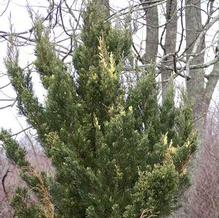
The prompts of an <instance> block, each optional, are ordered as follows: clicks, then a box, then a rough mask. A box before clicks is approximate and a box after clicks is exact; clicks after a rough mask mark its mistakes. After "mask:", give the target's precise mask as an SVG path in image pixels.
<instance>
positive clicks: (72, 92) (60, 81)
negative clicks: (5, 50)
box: [0, 1, 196, 218]
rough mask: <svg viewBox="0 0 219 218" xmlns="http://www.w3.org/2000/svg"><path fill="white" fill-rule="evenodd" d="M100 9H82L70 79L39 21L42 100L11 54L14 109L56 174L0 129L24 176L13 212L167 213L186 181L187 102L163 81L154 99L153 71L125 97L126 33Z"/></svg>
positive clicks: (190, 146)
mask: <svg viewBox="0 0 219 218" xmlns="http://www.w3.org/2000/svg"><path fill="white" fill-rule="evenodd" d="M106 14H107V12H106V10H105V8H104V7H103V6H101V5H99V4H98V1H92V2H91V3H89V5H88V6H87V9H86V11H85V12H84V28H83V32H82V35H81V40H82V44H81V46H79V48H78V49H77V50H76V51H75V53H74V58H73V63H74V67H75V69H76V71H77V79H74V78H72V76H71V74H70V73H69V72H68V71H67V70H66V67H65V66H64V64H63V62H62V61H61V60H60V59H59V58H58V55H57V54H56V52H55V49H54V46H53V44H52V43H51V42H50V41H49V38H48V34H47V33H46V32H45V31H44V30H43V28H42V25H41V24H40V23H39V24H38V25H37V28H36V40H37V45H36V51H35V54H36V61H35V67H36V70H37V72H38V73H39V74H40V77H41V80H42V84H43V86H44V88H45V89H46V90H47V97H46V103H45V105H41V104H40V103H39V102H38V99H37V97H36V96H35V95H34V93H33V89H32V84H31V77H30V72H25V70H23V69H22V68H20V67H19V65H18V59H17V55H15V56H13V57H12V55H11V56H10V54H9V58H8V59H7V61H6V66H7V69H8V74H9V76H10V80H11V83H12V85H13V87H14V89H15V90H16V93H17V95H18V107H19V111H20V112H21V113H22V114H24V115H25V116H26V117H27V121H28V122H29V123H30V124H31V125H32V126H33V127H34V128H35V129H36V130H37V133H38V138H39V141H40V142H41V144H42V146H43V148H44V150H45V153H46V155H47V156H48V157H49V158H51V160H52V163H53V165H54V167H55V169H56V173H55V176H54V178H49V177H48V176H47V175H44V174H43V173H39V172H37V171H36V170H34V169H33V168H32V167H31V165H30V164H29V163H28V162H27V161H26V160H25V151H24V150H23V149H22V148H20V146H19V145H18V143H17V142H16V141H15V140H14V139H12V138H11V137H10V133H9V132H7V131H2V132H1V134H0V140H2V141H3V142H4V147H5V149H6V153H7V156H8V158H10V159H11V160H13V161H14V162H15V163H16V164H17V165H18V166H19V167H20V169H21V176H22V178H23V179H24V180H25V182H26V184H27V187H26V188H24V189H22V188H19V189H18V191H17V194H16V196H15V198H14V200H13V206H14V208H15V217H21V218H22V217H63V218H64V217H65V218H70V217H75V218H82V217H90V218H91V217H93V218H97V217H112V218H116V217H118V218H120V217H126V218H130V217H140V215H141V214H142V213H144V215H145V217H147V216H150V215H156V216H161V215H166V214H168V213H170V211H171V210H172V209H173V208H174V206H175V205H176V204H175V203H176V199H177V196H178V194H179V192H180V190H181V188H182V187H183V186H184V185H185V183H186V181H187V179H186V176H187V172H186V168H187V163H188V161H189V159H190V157H191V154H192V153H193V152H194V150H195V146H196V135H195V133H194V131H193V123H192V111H191V109H190V107H189V106H188V105H187V104H186V103H185V102H182V103H181V105H180V106H179V107H177V108H176V107H175V106H174V94H173V89H172V88H171V86H170V88H169V93H168V95H167V97H166V100H165V101H164V103H163V105H162V106H161V105H159V104H158V100H157V99H158V86H157V84H156V80H155V75H154V73H153V70H151V72H148V71H147V72H145V73H144V74H145V75H144V76H142V78H141V79H140V80H139V82H137V84H136V85H135V87H134V88H132V89H130V90H129V92H128V94H127V96H125V94H124V90H123V89H122V86H121V83H120V76H121V73H122V72H121V66H122V63H123V60H124V59H125V58H126V56H127V55H128V53H129V50H130V45H131V39H130V37H129V34H128V31H126V30H118V29H115V28H113V27H112V26H111V25H110V23H109V22H107V21H105V18H106ZM29 188H31V191H32V194H31V193H30V191H28V189H29ZM33 199H35V202H37V203H34V200H33ZM36 199H38V200H36Z"/></svg>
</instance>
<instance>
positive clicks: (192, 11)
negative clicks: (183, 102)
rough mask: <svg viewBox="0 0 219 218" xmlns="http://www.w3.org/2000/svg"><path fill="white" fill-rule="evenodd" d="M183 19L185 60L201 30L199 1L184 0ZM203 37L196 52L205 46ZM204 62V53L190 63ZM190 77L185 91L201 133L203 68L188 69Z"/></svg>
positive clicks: (203, 110) (202, 121)
mask: <svg viewBox="0 0 219 218" xmlns="http://www.w3.org/2000/svg"><path fill="white" fill-rule="evenodd" d="M185 20H186V47H187V61H188V59H189V57H190V55H191V53H192V50H193V46H194V42H195V40H196V39H197V37H198V36H199V34H200V33H201V31H202V30H203V26H202V19H201V1H200V0H186V1H185ZM204 40H205V39H204V37H203V38H202V41H201V43H200V44H199V46H198V49H197V52H196V54H198V53H200V52H201V50H202V49H204V47H205V41H204ZM201 63H204V53H202V54H199V55H197V56H195V57H194V58H193V60H192V62H191V64H192V65H193V64H194V65H195V64H201ZM189 76H190V79H188V80H187V93H188V97H189V98H190V101H191V102H192V104H193V111H194V119H195V121H196V122H195V123H196V127H197V129H198V130H199V133H200V135H202V130H203V124H204V119H205V114H204V113H205V112H206V111H205V108H206V107H205V105H203V100H204V70H203V69H193V70H189Z"/></svg>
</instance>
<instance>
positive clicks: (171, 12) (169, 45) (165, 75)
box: [161, 0, 177, 100]
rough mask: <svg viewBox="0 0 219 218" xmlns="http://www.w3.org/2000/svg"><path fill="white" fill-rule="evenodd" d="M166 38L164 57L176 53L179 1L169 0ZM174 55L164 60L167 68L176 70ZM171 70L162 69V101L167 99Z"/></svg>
mask: <svg viewBox="0 0 219 218" xmlns="http://www.w3.org/2000/svg"><path fill="white" fill-rule="evenodd" d="M165 28H166V37H165V43H164V55H168V54H170V53H173V54H174V53H175V49H176V37H177V0H167V3H166V27H165ZM174 61H175V59H174V55H170V56H168V57H167V58H165V59H164V61H163V64H164V65H165V66H171V67H172V68H174ZM171 73H172V71H171V70H167V69H162V74H161V81H162V100H164V99H165V96H166V91H167V86H168V82H169V79H170V77H171Z"/></svg>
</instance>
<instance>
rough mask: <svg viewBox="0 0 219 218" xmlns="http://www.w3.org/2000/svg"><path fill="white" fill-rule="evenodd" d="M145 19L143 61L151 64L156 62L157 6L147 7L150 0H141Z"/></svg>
mask: <svg viewBox="0 0 219 218" xmlns="http://www.w3.org/2000/svg"><path fill="white" fill-rule="evenodd" d="M141 3H142V7H143V9H144V11H145V19H146V24H147V27H146V53H145V55H144V62H145V63H146V64H151V63H155V62H156V57H157V51H158V44H159V43H158V10H157V6H154V7H150V8H148V5H149V4H150V1H148V0H141Z"/></svg>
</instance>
